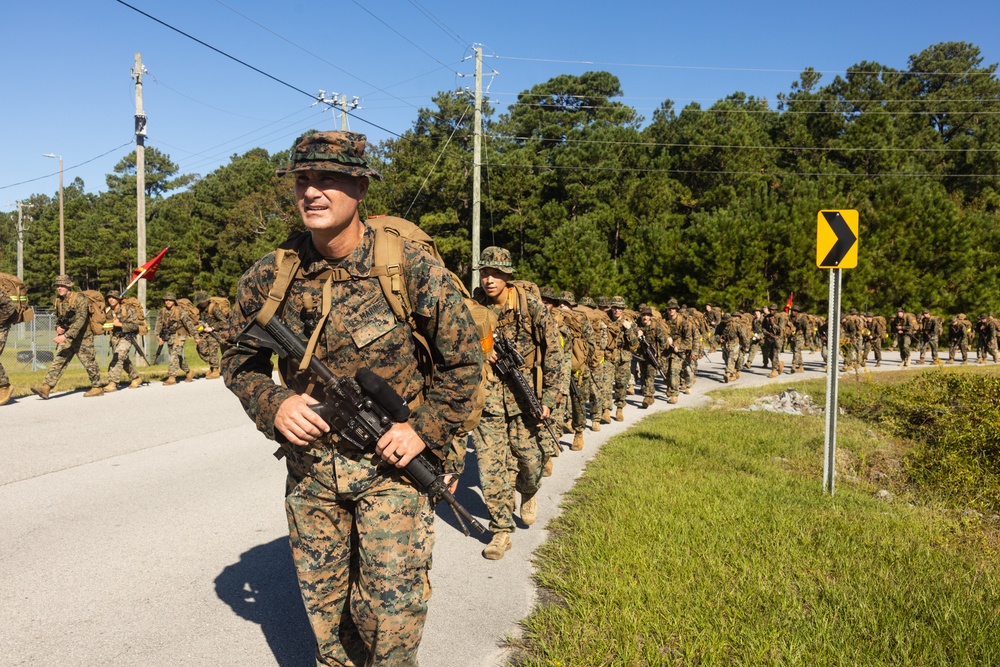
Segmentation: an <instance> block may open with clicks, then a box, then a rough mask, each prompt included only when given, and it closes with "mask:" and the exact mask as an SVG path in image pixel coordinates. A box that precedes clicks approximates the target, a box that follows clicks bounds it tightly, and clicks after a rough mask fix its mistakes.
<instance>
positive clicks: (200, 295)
mask: <svg viewBox="0 0 1000 667" xmlns="http://www.w3.org/2000/svg"><path fill="white" fill-rule="evenodd" d="M191 300H192V301H194V303H195V305H201V304H203V303H205V302H206V301H208V292H206V291H205V290H199V291H197V292H195V293H194V297H193V298H192V299H191Z"/></svg>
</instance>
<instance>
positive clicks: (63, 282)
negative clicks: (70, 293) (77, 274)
mask: <svg viewBox="0 0 1000 667" xmlns="http://www.w3.org/2000/svg"><path fill="white" fill-rule="evenodd" d="M72 286H73V281H72V280H70V279H69V276H67V275H62V276H56V287H72Z"/></svg>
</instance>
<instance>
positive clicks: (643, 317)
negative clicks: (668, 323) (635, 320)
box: [639, 315, 653, 327]
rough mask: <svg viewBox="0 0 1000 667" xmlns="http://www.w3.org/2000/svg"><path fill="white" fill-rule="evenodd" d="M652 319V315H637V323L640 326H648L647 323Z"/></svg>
mask: <svg viewBox="0 0 1000 667" xmlns="http://www.w3.org/2000/svg"><path fill="white" fill-rule="evenodd" d="M652 321H653V316H652V315H640V316H639V323H640V324H641V325H642V326H644V327H648V326H649V323H650V322H652Z"/></svg>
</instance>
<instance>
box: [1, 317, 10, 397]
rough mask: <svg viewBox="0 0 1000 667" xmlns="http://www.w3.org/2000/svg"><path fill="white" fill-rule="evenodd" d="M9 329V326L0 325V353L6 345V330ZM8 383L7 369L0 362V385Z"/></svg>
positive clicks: (3, 385) (4, 385)
mask: <svg viewBox="0 0 1000 667" xmlns="http://www.w3.org/2000/svg"><path fill="white" fill-rule="evenodd" d="M8 331H10V327H9V326H7V325H4V326H2V327H0V355H2V354H3V348H4V347H5V346H6V345H7V332H8ZM9 384H10V379H9V378H8V377H7V371H5V370H4V369H3V364H0V387H6V386H7V385H9Z"/></svg>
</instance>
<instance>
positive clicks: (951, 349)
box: [948, 336, 969, 361]
mask: <svg viewBox="0 0 1000 667" xmlns="http://www.w3.org/2000/svg"><path fill="white" fill-rule="evenodd" d="M956 352H961V353H962V361H968V360H969V339H968V338H966V337H965V336H962V337H961V338H953V339H952V340H951V341H950V342H949V344H948V360H949V361H955V359H956V358H957V355H956Z"/></svg>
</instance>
